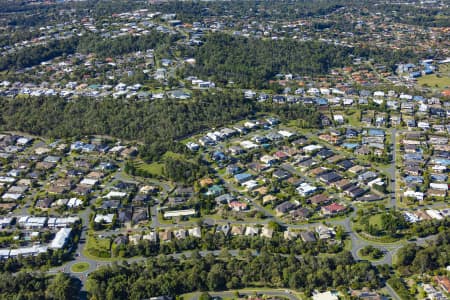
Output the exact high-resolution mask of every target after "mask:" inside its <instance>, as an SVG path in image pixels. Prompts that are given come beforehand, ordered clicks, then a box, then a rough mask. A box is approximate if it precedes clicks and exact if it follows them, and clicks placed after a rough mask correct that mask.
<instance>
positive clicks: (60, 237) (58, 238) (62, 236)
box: [50, 228, 72, 249]
mask: <svg viewBox="0 0 450 300" xmlns="http://www.w3.org/2000/svg"><path fill="white" fill-rule="evenodd" d="M71 232H72V228H61V229H60V230H59V231H58V232H57V233H56V235H55V237H54V238H53V240H52V241H51V243H50V248H51V249H62V248H64V246H65V245H66V243H67V241H68V240H69V237H70V233H71Z"/></svg>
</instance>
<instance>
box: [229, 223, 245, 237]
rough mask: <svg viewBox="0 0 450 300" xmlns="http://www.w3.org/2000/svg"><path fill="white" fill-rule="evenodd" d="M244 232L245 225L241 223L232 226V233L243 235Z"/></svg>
mask: <svg viewBox="0 0 450 300" xmlns="http://www.w3.org/2000/svg"><path fill="white" fill-rule="evenodd" d="M243 234H244V227H243V226H241V225H235V226H233V227H231V235H233V236H235V235H243Z"/></svg>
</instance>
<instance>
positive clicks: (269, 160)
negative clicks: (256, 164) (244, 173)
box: [259, 155, 278, 166]
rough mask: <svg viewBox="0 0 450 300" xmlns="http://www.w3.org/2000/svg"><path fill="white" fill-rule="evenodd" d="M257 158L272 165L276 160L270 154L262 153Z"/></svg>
mask: <svg viewBox="0 0 450 300" xmlns="http://www.w3.org/2000/svg"><path fill="white" fill-rule="evenodd" d="M259 160H260V161H261V162H262V163H264V164H266V165H269V166H272V165H274V164H276V163H277V162H278V159H277V158H276V157H274V156H271V155H263V156H261V158H260V159H259Z"/></svg>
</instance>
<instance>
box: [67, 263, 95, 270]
mask: <svg viewBox="0 0 450 300" xmlns="http://www.w3.org/2000/svg"><path fill="white" fill-rule="evenodd" d="M90 266H91V265H90V264H89V263H87V262H77V263H74V264H73V265H72V266H71V267H70V271H71V272H73V273H84V272H86V271H88V270H89V268H90Z"/></svg>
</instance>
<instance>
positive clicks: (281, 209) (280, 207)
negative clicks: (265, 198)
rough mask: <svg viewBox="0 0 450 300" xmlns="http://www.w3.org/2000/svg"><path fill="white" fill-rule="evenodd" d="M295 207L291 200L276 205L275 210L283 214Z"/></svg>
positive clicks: (278, 213)
mask: <svg viewBox="0 0 450 300" xmlns="http://www.w3.org/2000/svg"><path fill="white" fill-rule="evenodd" d="M294 208H295V205H294V204H293V203H291V202H289V201H285V202H283V203H281V204H279V205H277V206H276V207H275V211H276V212H277V215H283V214H285V213H288V212H289V211H291V210H293V209H294Z"/></svg>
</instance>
